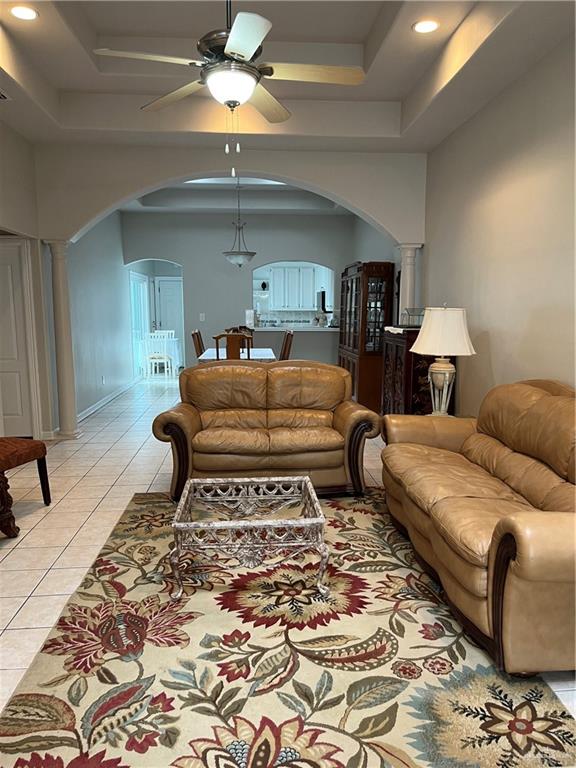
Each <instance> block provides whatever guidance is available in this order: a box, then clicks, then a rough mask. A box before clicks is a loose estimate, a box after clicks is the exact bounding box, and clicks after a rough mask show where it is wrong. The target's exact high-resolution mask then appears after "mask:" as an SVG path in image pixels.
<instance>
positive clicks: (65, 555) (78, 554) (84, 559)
mask: <svg viewBox="0 0 576 768" xmlns="http://www.w3.org/2000/svg"><path fill="white" fill-rule="evenodd" d="M101 549H102V547H101V546H84V547H73V546H68V547H67V548H66V549H65V550H64V552H62V554H61V555H60V557H59V558H58V559H57V560H56V562H55V563H54V568H84V567H85V568H89V567H90V566H91V565H92V563H93V562H94V560H96V558H97V557H98V554H99V552H100V550H101ZM3 566H4V563H0V570H1V569H2V567H3Z"/></svg>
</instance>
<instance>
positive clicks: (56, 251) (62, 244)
mask: <svg viewBox="0 0 576 768" xmlns="http://www.w3.org/2000/svg"><path fill="white" fill-rule="evenodd" d="M43 242H44V243H46V245H47V246H48V247H49V248H50V252H51V254H52V258H53V259H65V258H66V254H67V252H68V246H69V245H70V240H44V241H43Z"/></svg>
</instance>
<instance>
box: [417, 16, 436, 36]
mask: <svg viewBox="0 0 576 768" xmlns="http://www.w3.org/2000/svg"><path fill="white" fill-rule="evenodd" d="M439 26H440V24H438V22H437V21H434V19H422V20H421V21H417V22H416V24H413V25H412V29H413V30H414V32H419V33H420V34H421V35H427V34H429V33H430V32H436V30H437V29H438V27H439Z"/></svg>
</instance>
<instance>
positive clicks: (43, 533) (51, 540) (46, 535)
mask: <svg viewBox="0 0 576 768" xmlns="http://www.w3.org/2000/svg"><path fill="white" fill-rule="evenodd" d="M75 534H76V530H74V529H70V528H57V527H54V528H52V529H50V528H45V527H43V528H40V529H39V528H38V527H36V528H34V530H32V531H30V533H28V534H26V536H25V537H24V539H22V541H21V542H20V544H19V545H18V546H19V548H20V549H26V548H29V547H65V546H66V545H67V544H69V543H70V542H71V541H72V539H73V537H74V535H75Z"/></svg>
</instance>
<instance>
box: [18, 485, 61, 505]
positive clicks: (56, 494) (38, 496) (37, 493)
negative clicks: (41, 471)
mask: <svg viewBox="0 0 576 768" xmlns="http://www.w3.org/2000/svg"><path fill="white" fill-rule="evenodd" d="M65 495H66V492H65V491H58V490H53V489H52V488H50V496H51V497H52V502H55V501H58V499H63V498H64V496H65ZM24 498H25V499H26V501H42V489H41V488H39V487H38V488H34V489H33V490H31V491H28V493H27V494H26V496H24Z"/></svg>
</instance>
